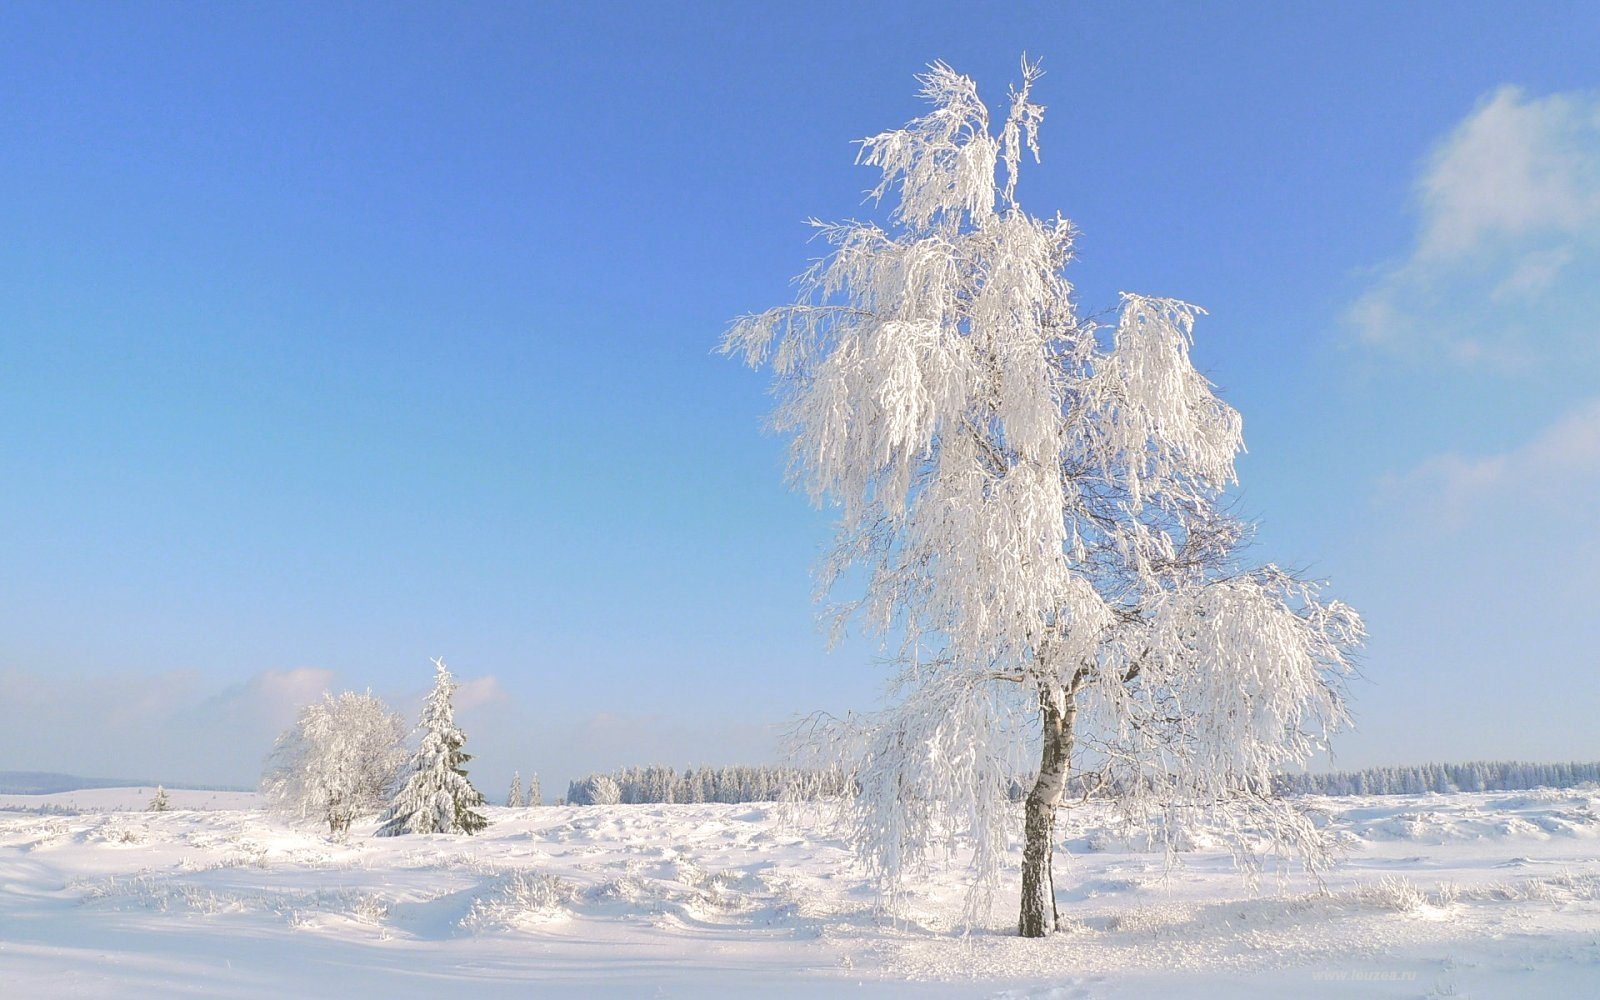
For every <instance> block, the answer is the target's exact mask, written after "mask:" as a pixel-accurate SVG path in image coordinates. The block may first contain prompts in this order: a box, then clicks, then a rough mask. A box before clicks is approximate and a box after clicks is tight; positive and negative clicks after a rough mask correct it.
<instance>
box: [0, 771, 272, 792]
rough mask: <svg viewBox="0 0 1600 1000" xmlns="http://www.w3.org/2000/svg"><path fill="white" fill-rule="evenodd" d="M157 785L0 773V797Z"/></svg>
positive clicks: (176, 785)
mask: <svg viewBox="0 0 1600 1000" xmlns="http://www.w3.org/2000/svg"><path fill="white" fill-rule="evenodd" d="M156 784H157V782H154V781H147V780H145V779H143V778H85V777H82V776H80V775H76V774H59V773H57V772H55V771H0V795H54V794H56V793H57V792H77V791H82V790H83V789H86V788H142V787H149V788H154V787H155V786H156ZM162 784H165V785H166V787H168V788H192V789H198V790H201V791H219V792H248V791H251V790H252V789H248V788H241V787H239V786H237V785H188V784H184V783H182V782H162Z"/></svg>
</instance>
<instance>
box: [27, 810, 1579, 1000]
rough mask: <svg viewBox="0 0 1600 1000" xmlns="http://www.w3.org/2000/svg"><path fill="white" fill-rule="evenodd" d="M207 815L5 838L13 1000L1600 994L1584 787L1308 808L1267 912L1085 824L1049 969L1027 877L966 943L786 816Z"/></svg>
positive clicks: (1063, 873)
mask: <svg viewBox="0 0 1600 1000" xmlns="http://www.w3.org/2000/svg"><path fill="white" fill-rule="evenodd" d="M137 791H138V790H132V789H130V790H124V792H123V796H122V799H121V800H120V801H121V802H122V803H123V804H124V805H130V804H135V803H141V802H142V801H147V800H148V794H144V796H143V798H142V799H141V798H139V796H138V795H137V794H136V792H137ZM83 794H86V795H87V794H90V793H83ZM93 794H94V795H95V798H93V799H92V800H90V801H91V802H93V803H95V804H97V805H99V806H100V807H103V808H109V807H111V806H114V805H115V804H117V802H118V801H119V800H118V799H117V797H116V795H115V794H114V790H96V792H95V793H93ZM205 794H212V793H188V792H181V791H174V792H172V795H173V799H174V806H175V807H176V808H175V811H172V812H167V813H149V812H122V813H114V812H92V813H82V814H79V815H51V814H32V813H18V812H10V813H6V812H0V983H3V984H4V988H3V989H0V994H3V995H4V996H5V997H6V998H8V1000H10V998H12V997H23V998H28V997H57V996H174V995H178V996H181V995H203V996H222V997H268V996H273V997H280V996H288V995H299V996H386V997H395V996H424V995H425V996H433V997H437V996H502V995H504V996H513V995H515V996H619V997H621V996H641V995H645V996H649V995H666V996H683V997H698V996H752V995H759V996H763V997H766V996H778V997H787V996H796V997H799V996H815V995H822V994H831V993H834V992H836V991H841V990H844V991H848V992H849V993H851V994H854V995H862V996H899V995H915V996H952V997H956V996H961V997H965V996H973V997H1050V998H1064V997H1147V996H1149V997H1156V996H1159V997H1164V998H1165V997H1189V996H1201V997H1213V996H1214V997H1239V996H1243V997H1251V996H1260V997H1283V996H1296V997H1299V996H1305V997H1349V996H1361V997H1366V996H1372V997H1411V998H1422V997H1444V996H1456V997H1499V996H1519V997H1538V996H1556V995H1562V996H1575V997H1581V996H1600V790H1596V789H1594V788H1592V787H1591V788H1586V789H1575V790H1567V791H1560V792H1532V793H1527V792H1519V793H1480V794H1460V795H1425V796H1416V797H1396V796H1391V797H1382V798H1338V799H1333V798H1330V799H1320V800H1314V805H1315V808H1316V809H1317V812H1318V816H1319V821H1320V822H1323V823H1325V824H1328V825H1329V826H1331V827H1332V828H1333V830H1334V832H1335V834H1336V835H1337V837H1338V839H1339V840H1340V841H1341V842H1342V843H1343V844H1344V845H1345V848H1346V860H1345V861H1344V863H1343V864H1342V865H1341V866H1340V867H1339V868H1337V869H1336V870H1335V871H1333V872H1332V873H1331V874H1330V875H1329V877H1328V880H1327V883H1326V886H1325V887H1323V888H1322V889H1319V888H1318V887H1317V886H1316V885H1315V883H1313V882H1311V881H1309V880H1308V879H1306V878H1305V877H1303V876H1295V875H1290V876H1288V877H1287V878H1285V879H1283V880H1281V881H1280V880H1279V879H1278V878H1277V877H1275V876H1273V875H1270V874H1269V875H1266V876H1264V877H1263V879H1262V880H1261V883H1260V885H1259V886H1258V888H1257V890H1256V891H1254V892H1252V891H1251V890H1250V889H1249V888H1248V887H1247V885H1246V884H1245V882H1244V880H1243V879H1242V878H1241V877H1240V876H1239V875H1238V873H1237V872H1236V871H1235V870H1234V869H1233V867H1232V864H1231V860H1230V859H1229V857H1228V855H1227V854H1226V852H1224V851H1222V850H1220V849H1219V848H1217V847H1215V846H1213V845H1211V844H1210V843H1208V842H1207V838H1206V837H1205V836H1204V835H1203V834H1202V835H1199V836H1196V837H1195V838H1193V841H1194V842H1193V846H1194V850H1192V851H1189V852H1187V853H1185V854H1184V855H1182V856H1181V858H1180V859H1179V864H1178V865H1177V866H1176V867H1171V868H1169V866H1168V864H1167V862H1166V859H1165V858H1164V857H1163V856H1162V855H1161V854H1158V853H1152V852H1150V851H1148V850H1146V849H1145V847H1146V845H1145V844H1144V843H1142V842H1141V839H1142V838H1140V837H1137V836H1135V837H1132V838H1126V837H1120V836H1117V835H1114V834H1113V832H1112V830H1111V828H1110V827H1109V826H1108V825H1107V824H1106V823H1105V821H1104V817H1103V816H1102V815H1100V814H1099V812H1098V810H1097V809H1095V808H1091V807H1075V808H1068V809H1067V810H1065V811H1064V812H1063V815H1062V820H1061V829H1062V838H1063V842H1064V844H1065V846H1066V848H1067V851H1068V852H1070V857H1068V856H1067V855H1063V857H1062V858H1061V860H1060V862H1058V899H1059V902H1060V907H1061V912H1062V914H1063V917H1064V918H1065V920H1066V921H1067V930H1066V932H1064V933H1062V934H1058V935H1056V936H1054V937H1051V938H1049V939H1046V940H1044V941H1042V942H1041V941H1024V940H1021V939H1018V938H1016V937H1014V936H1012V934H1011V933H1009V931H1010V929H1011V925H1012V922H1013V921H1014V920H1015V907H1016V904H1017V900H1016V896H1015V893H1016V885H1015V883H1016V874H1017V863H1018V861H1019V860H1020V859H1019V857H1018V856H1017V854H1018V851H1017V850H1014V851H1013V854H1012V857H1011V858H1010V861H1009V863H1008V868H1007V871H1006V872H1005V873H1004V883H1003V886H1002V892H1001V894H1000V895H999V896H998V897H997V898H996V901H995V908H994V915H993V917H992V919H991V920H990V921H989V922H988V924H986V925H985V926H982V927H979V928H976V929H974V930H973V931H972V933H970V934H966V935H963V934H962V933H961V928H960V926H959V916H960V911H961V904H962V901H963V898H964V883H963V879H962V873H961V871H960V869H959V867H956V868H950V869H943V868H941V869H938V870H935V871H932V872H929V873H928V874H927V876H926V877H925V878H922V879H919V880H915V881H914V883H913V887H912V888H911V890H910V891H908V893H907V895H906V897H905V899H904V901H903V905H902V907H901V909H900V911H899V912H898V913H897V914H896V915H894V916H893V917H888V916H885V915H884V914H882V913H880V912H879V911H878V910H877V908H876V906H875V897H874V894H873V892H872V887H871V886H870V885H869V884H868V883H867V882H866V881H865V880H864V879H863V878H862V877H861V875H860V874H859V873H857V872H856V871H855V870H854V869H853V868H852V867H851V863H850V862H851V859H850V856H849V855H848V853H847V852H846V851H845V849H844V847H843V844H842V842H841V841H839V840H838V839H837V838H836V837H834V836H833V835H832V834H831V833H830V832H829V831H828V830H826V829H825V828H824V827H823V826H822V825H820V824H819V823H817V822H816V821H815V820H814V819H805V818H803V817H794V816H788V815H787V814H786V813H785V812H784V810H782V809H781V808H779V807H777V806H771V805H620V806H580V807H543V808H533V809H498V808H490V809H488V810H486V811H487V814H488V816H489V819H490V821H491V825H490V827H489V828H488V830H486V831H485V832H484V833H483V834H481V835H479V836H476V837H470V838H469V837H460V836H451V835H442V834H430V835H414V836H407V837H396V838H374V837H371V836H370V834H371V832H372V829H373V824H372V823H371V822H370V821H369V822H368V823H366V824H362V825H358V826H357V827H356V828H355V830H354V831H353V833H352V836H351V837H350V838H349V839H348V841H346V842H343V843H338V842H333V841H330V840H328V839H327V838H325V837H323V836H320V835H319V834H318V833H317V832H316V831H315V830H311V829H309V828H304V827H297V826H290V825H286V824H284V823H282V822H280V821H278V820H276V819H274V818H271V817H270V816H268V815H266V814H264V813H262V812H260V811H258V810H255V809H231V810H230V809H214V810H210V811H202V810H197V809H190V808H187V807H186V798H187V797H193V796H197V795H205ZM58 798H60V797H59V796H34V797H28V796H10V797H7V800H6V801H7V804H11V805H13V807H14V806H15V800H17V799H32V800H36V801H37V800H44V799H58ZM190 801H192V799H190ZM39 804H43V803H42V802H40V803H39ZM1008 893H1009V894H1008Z"/></svg>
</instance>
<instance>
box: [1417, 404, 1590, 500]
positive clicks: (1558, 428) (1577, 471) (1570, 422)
mask: <svg viewBox="0 0 1600 1000" xmlns="http://www.w3.org/2000/svg"><path fill="white" fill-rule="evenodd" d="M1597 486H1600V399H1596V400H1591V401H1590V402H1588V403H1586V404H1584V405H1583V406H1581V407H1579V408H1577V409H1576V410H1573V411H1572V412H1570V413H1568V414H1567V415H1566V416H1565V417H1563V418H1561V419H1560V420H1558V421H1556V422H1555V423H1553V424H1551V425H1549V426H1547V427H1545V428H1544V429H1542V430H1541V431H1539V432H1538V433H1537V434H1535V435H1534V436H1533V437H1531V438H1529V439H1528V440H1527V441H1525V442H1524V443H1522V444H1521V445H1518V446H1517V447H1515V448H1511V449H1509V450H1507V451H1503V452H1498V453H1492V454H1485V455H1476V456H1472V455H1462V454H1456V453H1450V454H1444V455H1436V456H1434V457H1432V458H1429V459H1427V460H1426V461H1424V462H1422V463H1420V464H1419V465H1417V466H1416V467H1415V468H1413V469H1412V470H1410V471H1409V472H1407V473H1405V474H1403V475H1400V476H1394V477H1391V478H1390V479H1389V480H1388V481H1387V482H1386V483H1385V488H1386V491H1387V492H1388V493H1389V494H1390V495H1391V496H1393V497H1396V498H1398V499H1401V500H1403V501H1405V502H1409V503H1413V504H1415V505H1416V506H1417V508H1418V509H1422V510H1428V511H1430V512H1431V513H1432V514H1433V515H1435V518H1436V520H1435V523H1436V524H1438V525H1439V526H1440V527H1442V528H1444V529H1446V530H1459V529H1460V528H1462V527H1464V526H1465V525H1466V524H1467V522H1469V521H1470V520H1471V519H1472V518H1473V517H1474V516H1476V515H1478V514H1479V513H1481V512H1482V511H1483V510H1484V509H1485V508H1488V507H1490V506H1493V505H1496V504H1499V503H1503V502H1505V501H1507V500H1516V501H1518V502H1519V503H1520V504H1521V505H1523V506H1524V508H1527V507H1529V506H1534V507H1536V506H1539V505H1541V504H1547V503H1551V502H1554V503H1565V502H1568V501H1576V502H1580V503H1582V504H1583V506H1584V508H1585V509H1586V510H1590V508H1592V507H1593V502H1594V496H1595V495H1596V493H1595V490H1596V487H1597ZM1588 516H1592V511H1590V513H1589V515H1588Z"/></svg>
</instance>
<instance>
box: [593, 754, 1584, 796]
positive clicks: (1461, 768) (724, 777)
mask: <svg viewBox="0 0 1600 1000" xmlns="http://www.w3.org/2000/svg"><path fill="white" fill-rule="evenodd" d="M1587 782H1597V783H1600V762H1589V763H1583V762H1569V763H1564V764H1534V763H1529V762H1526V761H1515V760H1508V761H1473V762H1470V763H1466V764H1419V765H1415V766H1410V767H1370V768H1367V769H1365V770H1362V771H1334V772H1331V773H1328V774H1282V775H1279V776H1278V777H1277V779H1276V780H1275V790H1276V791H1277V793H1278V794H1279V795H1421V794H1424V793H1426V792H1510V791H1519V790H1522V789H1528V788H1571V787H1572V786H1574V785H1582V784H1585V783H1587ZM1032 784H1033V781H1032V776H1030V775H1024V776H1019V777H1017V778H1014V779H1012V781H1011V783H1010V787H1009V789H1008V792H1009V794H1010V798H1011V799H1012V801H1016V802H1020V801H1022V800H1023V799H1024V798H1026V797H1027V794H1028V789H1029V787H1030V786H1031V785H1032ZM1068 785H1069V786H1070V787H1069V789H1068V790H1069V793H1070V794H1073V795H1082V794H1084V793H1085V792H1087V793H1088V795H1089V796H1090V797H1093V796H1094V794H1095V793H1094V790H1093V789H1092V788H1091V787H1090V783H1089V781H1088V779H1086V778H1081V777H1077V776H1075V777H1074V779H1071V780H1069V781H1068ZM849 788H850V778H849V775H848V774H847V773H846V772H844V771H840V770H834V771H807V770H802V769H800V768H793V767H701V768H689V769H687V770H684V771H682V772H679V771H678V770H676V769H675V768H671V767H665V766H662V765H652V766H649V767H625V768H622V769H621V770H618V771H612V772H610V773H609V774H590V775H588V776H586V777H583V778H579V779H578V780H577V781H574V782H572V783H571V784H570V785H568V786H567V799H566V801H567V802H569V803H571V804H572V805H612V804H615V803H647V802H774V801H778V800H780V799H781V800H787V801H811V800H815V799H826V798H832V797H834V796H837V795H841V794H843V793H844V792H846V791H847V790H848V789H849Z"/></svg>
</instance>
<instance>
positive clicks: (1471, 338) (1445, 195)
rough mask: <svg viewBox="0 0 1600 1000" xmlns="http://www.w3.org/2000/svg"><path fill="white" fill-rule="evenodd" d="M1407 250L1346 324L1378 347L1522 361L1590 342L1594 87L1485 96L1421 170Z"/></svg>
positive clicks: (1597, 342)
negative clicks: (1412, 235) (1416, 212)
mask: <svg viewBox="0 0 1600 1000" xmlns="http://www.w3.org/2000/svg"><path fill="white" fill-rule="evenodd" d="M1417 201H1418V207H1419V219H1418V228H1417V233H1416V238H1415V243H1414V246H1413V249H1412V251H1411V253H1410V255H1409V256H1408V257H1407V258H1406V259H1404V260H1402V261H1400V262H1398V263H1396V264H1393V265H1391V266H1388V267H1386V268H1382V269H1380V270H1379V271H1378V273H1377V277H1376V278H1375V280H1374V281H1373V283H1372V284H1371V285H1370V287H1369V288H1368V289H1367V290H1366V291H1365V292H1364V293H1363V294H1362V295H1361V296H1360V297H1358V298H1357V300H1356V301H1355V302H1354V303H1353V304H1352V305H1351V307H1350V308H1349V310H1348V311H1347V314H1346V321H1347V323H1348V324H1349V325H1350V326H1351V327H1352V328H1353V329H1354V331H1355V332H1356V334H1357V335H1358V336H1359V338H1360V339H1361V340H1362V341H1364V342H1366V343H1368V344H1370V345H1373V346H1376V347H1382V348H1387V349H1392V350H1397V351H1404V352H1420V353H1422V354H1424V355H1428V356H1434V357H1444V358H1448V359H1450V360H1453V361H1455V362H1457V363H1462V364H1469V365H1473V364H1477V365H1481V364H1490V365H1500V366H1522V365H1526V364H1530V363H1533V362H1534V361H1535V360H1536V359H1539V358H1549V357H1565V356H1568V355H1570V353H1571V351H1572V350H1573V349H1577V350H1579V351H1582V352H1585V353H1590V354H1593V353H1597V349H1600V325H1597V323H1596V321H1595V320H1594V319H1593V318H1592V317H1594V316H1596V315H1600V292H1597V291H1596V286H1597V283H1600V282H1597V279H1600V95H1596V94H1589V93H1566V94H1553V95H1550V96H1546V97H1530V96H1528V95H1527V94H1525V93H1524V92H1523V91H1521V90H1519V89H1517V88H1515V87H1502V88H1501V89H1499V90H1497V91H1495V92H1494V93H1493V94H1491V95H1489V97H1487V98H1486V99H1485V100H1484V101H1483V102H1482V103H1480V104H1479V106H1478V107H1477V109H1475V110H1474V111H1473V112H1472V113H1471V114H1470V115H1468V116H1467V118H1466V119H1465V120H1464V121H1463V122H1461V124H1460V125H1458V126H1457V127H1456V128H1455V130H1454V131H1452V132H1451V134H1450V135H1449V136H1447V137H1446V138H1445V139H1444V140H1443V141H1442V142H1441V143H1440V144H1439V146H1438V147H1437V148H1436V149H1435V150H1434V152H1433V154H1432V156H1431V157H1430V158H1429V160H1428V163H1427V165H1426V167H1425V169H1424V170H1423V172H1422V175H1421V176H1420V177H1419V178H1418V181H1417Z"/></svg>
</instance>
